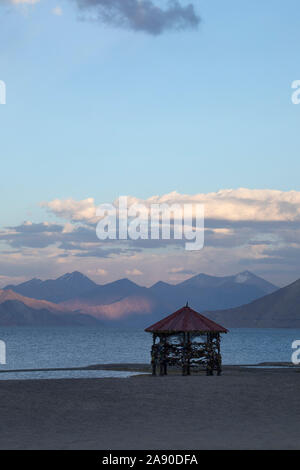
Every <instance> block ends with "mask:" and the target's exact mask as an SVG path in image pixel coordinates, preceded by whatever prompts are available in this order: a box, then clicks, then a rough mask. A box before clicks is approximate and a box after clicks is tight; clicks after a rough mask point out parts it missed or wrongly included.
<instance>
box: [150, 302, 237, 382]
mask: <svg viewBox="0 0 300 470" xmlns="http://www.w3.org/2000/svg"><path fill="white" fill-rule="evenodd" d="M145 331H146V332H148V333H152V335H153V345H152V349H151V365H152V375H156V369H157V366H159V370H160V372H159V373H160V375H167V367H168V365H170V366H181V367H182V375H190V374H191V368H194V367H199V366H200V367H204V369H206V374H207V375H213V374H214V370H215V371H216V372H217V374H218V375H221V372H222V357H221V349H220V342H221V336H220V334H221V333H228V330H227V329H226V328H224V327H223V326H221V325H218V324H217V323H215V322H213V321H212V320H209V319H208V318H206V317H204V316H203V315H200V313H197V312H196V311H195V310H193V309H191V308H190V307H189V305H188V303H187V304H186V306H185V307H183V308H181V309H179V310H177V311H176V312H175V313H172V314H171V315H169V316H167V317H166V318H164V319H163V320H160V321H159V322H157V323H155V324H154V325H152V326H149V328H146V329H145Z"/></svg>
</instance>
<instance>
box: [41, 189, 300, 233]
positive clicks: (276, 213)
mask: <svg viewBox="0 0 300 470" xmlns="http://www.w3.org/2000/svg"><path fill="white" fill-rule="evenodd" d="M105 202H109V201H105ZM116 202H117V201H115V203H116ZM134 203H137V204H144V205H146V206H147V207H149V206H150V204H163V203H167V204H170V205H171V204H204V206H205V219H206V220H211V221H212V222H211V223H212V224H213V221H220V222H221V226H220V227H219V228H220V229H222V230H223V231H224V230H226V227H224V226H222V224H223V222H226V221H228V222H231V223H235V224H242V223H243V222H247V223H256V222H261V223H268V222H277V223H283V222H300V191H276V190H270V189H246V188H239V189H223V190H220V191H218V192H213V193H207V194H206V193H198V194H194V195H189V194H180V193H178V192H176V191H174V192H171V193H168V194H165V195H162V196H152V197H150V198H148V199H139V198H135V197H132V196H129V197H128V204H134ZM41 205H42V206H43V207H46V208H47V209H48V211H49V212H52V213H53V214H55V215H56V216H58V217H62V218H64V219H67V220H69V221H75V222H76V221H84V222H87V223H96V222H97V220H98V219H97V217H96V209H97V205H96V204H95V200H94V199H93V198H88V199H84V200H82V201H75V200H73V199H66V200H60V199H55V200H53V201H51V202H44V203H42V204H41ZM215 225H217V224H215ZM215 228H217V227H215Z"/></svg>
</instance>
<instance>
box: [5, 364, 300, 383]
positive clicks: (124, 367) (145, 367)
mask: <svg viewBox="0 0 300 470" xmlns="http://www.w3.org/2000/svg"><path fill="white" fill-rule="evenodd" d="M247 368H251V369H253V370H255V368H257V370H259V369H261V370H273V368H274V369H276V368H278V369H280V370H285V369H299V371H300V365H295V364H293V363H291V362H260V363H257V364H224V365H223V371H228V370H239V369H247ZM97 370H99V371H101V370H102V371H105V370H106V371H120V372H122V371H123V372H140V373H143V374H148V373H149V374H150V375H151V366H150V364H146V363H136V364H135V363H111V364H92V365H89V366H82V367H49V368H48V367H47V368H38V369H7V370H5V369H0V374H13V373H21V372H64V371H65V372H67V371H97ZM203 373H205V370H204V369H203V370H200V371H197V372H194V373H192V375H196V376H197V375H202V374H203ZM174 374H176V375H181V369H180V368H174V367H170V368H169V375H174ZM36 380H40V379H36ZM49 380H51V379H49ZM54 380H56V379H54Z"/></svg>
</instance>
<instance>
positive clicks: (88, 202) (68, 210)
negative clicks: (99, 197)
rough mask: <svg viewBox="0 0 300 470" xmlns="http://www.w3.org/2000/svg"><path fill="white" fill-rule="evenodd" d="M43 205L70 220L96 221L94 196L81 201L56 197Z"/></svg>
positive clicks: (42, 204)
mask: <svg viewBox="0 0 300 470" xmlns="http://www.w3.org/2000/svg"><path fill="white" fill-rule="evenodd" d="M41 206H42V207H46V208H47V209H48V211H49V212H52V213H53V214H55V215H56V216H58V217H61V218H63V219H66V220H69V221H74V222H79V221H85V222H93V221H96V206H95V201H94V198H92V197H90V198H88V199H83V200H81V201H75V200H74V199H64V200H61V199H54V200H53V201H51V202H42V203H41Z"/></svg>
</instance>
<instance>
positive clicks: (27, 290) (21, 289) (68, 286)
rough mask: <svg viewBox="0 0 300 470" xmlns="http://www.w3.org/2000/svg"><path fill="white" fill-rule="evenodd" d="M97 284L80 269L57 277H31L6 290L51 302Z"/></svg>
mask: <svg viewBox="0 0 300 470" xmlns="http://www.w3.org/2000/svg"><path fill="white" fill-rule="evenodd" d="M96 286H97V284H96V283H95V282H93V281H91V279H89V278H88V277H86V276H84V275H83V274H81V273H80V272H78V271H74V272H73V273H67V274H64V275H63V276H61V277H59V278H57V279H48V280H47V281H41V280H40V279H31V280H30V281H27V282H23V283H22V284H19V285H17V286H13V285H9V286H6V287H5V288H4V289H5V290H13V291H14V292H17V293H18V294H21V295H24V296H26V297H31V298H33V299H40V300H48V301H50V302H56V303H57V302H63V301H64V300H68V299H71V298H73V297H75V296H77V295H81V294H83V293H84V292H87V291H88V290H90V289H93V288H94V287H96Z"/></svg>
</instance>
